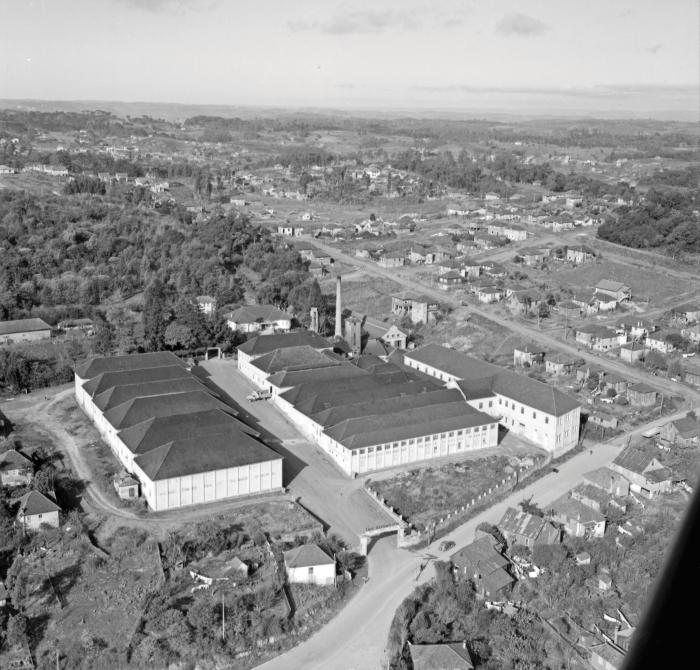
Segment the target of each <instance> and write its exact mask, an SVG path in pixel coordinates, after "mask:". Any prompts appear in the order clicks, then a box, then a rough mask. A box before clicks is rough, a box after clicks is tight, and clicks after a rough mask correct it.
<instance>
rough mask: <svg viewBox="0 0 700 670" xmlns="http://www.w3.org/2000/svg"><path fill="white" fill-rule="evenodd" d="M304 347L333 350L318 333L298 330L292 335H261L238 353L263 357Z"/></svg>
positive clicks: (242, 347)
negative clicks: (284, 350)
mask: <svg viewBox="0 0 700 670" xmlns="http://www.w3.org/2000/svg"><path fill="white" fill-rule="evenodd" d="M303 345H308V346H310V347H313V348H314V349H330V348H331V344H330V343H329V342H328V340H326V339H324V338H323V337H321V336H320V335H319V334H318V333H314V332H312V331H310V330H296V331H293V332H291V333H277V334H274V335H259V336H258V337H254V338H253V339H251V340H248V341H247V342H244V343H243V344H242V345H241V346H240V347H238V351H242V352H243V353H244V354H248V355H249V356H263V355H264V354H269V353H270V352H272V351H274V350H275V349H284V348H288V347H300V346H303Z"/></svg>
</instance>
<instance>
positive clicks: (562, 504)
mask: <svg viewBox="0 0 700 670" xmlns="http://www.w3.org/2000/svg"><path fill="white" fill-rule="evenodd" d="M547 509H548V510H552V511H553V512H554V513H555V514H557V515H559V516H562V517H564V518H566V519H576V520H577V521H579V522H580V523H582V524H587V523H599V522H600V521H605V516H603V515H602V514H601V513H600V512H598V511H597V510H594V509H593V508H592V507H588V505H584V504H583V503H582V502H579V501H578V500H575V499H574V498H572V497H571V496H570V495H569V493H565V494H564V495H563V496H561V497H559V498H557V499H556V500H555V501H554V502H553V503H551V504H550V505H548V506H547Z"/></svg>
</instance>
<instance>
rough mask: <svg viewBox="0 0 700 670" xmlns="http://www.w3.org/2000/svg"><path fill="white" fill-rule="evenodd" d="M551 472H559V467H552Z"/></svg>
mask: <svg viewBox="0 0 700 670" xmlns="http://www.w3.org/2000/svg"><path fill="white" fill-rule="evenodd" d="M550 472H554V473H556V472H559V468H552V469H551V470H550Z"/></svg>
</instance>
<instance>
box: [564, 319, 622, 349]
mask: <svg viewBox="0 0 700 670" xmlns="http://www.w3.org/2000/svg"><path fill="white" fill-rule="evenodd" d="M625 338H626V336H625V335H620V334H619V333H617V332H616V331H615V330H613V329H612V328H608V327H607V326H600V325H597V324H590V325H586V326H581V328H578V329H577V330H576V342H578V343H579V344H582V345H584V346H585V347H588V348H589V349H593V350H594V351H610V350H611V349H615V348H616V347H619V346H620V345H621V344H624V343H625Z"/></svg>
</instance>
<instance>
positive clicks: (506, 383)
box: [405, 344, 580, 416]
mask: <svg viewBox="0 0 700 670" xmlns="http://www.w3.org/2000/svg"><path fill="white" fill-rule="evenodd" d="M405 358H408V359H411V360H415V361H418V362H420V363H424V364H426V365H429V366H431V367H434V368H436V369H438V370H441V371H443V372H447V373H448V374H450V375H454V376H455V377H457V378H458V379H460V380H462V383H460V384H458V385H459V387H460V389H461V390H462V391H463V392H464V393H465V395H466V396H467V398H468V399H473V398H476V397H488V396H489V395H492V394H493V393H494V392H495V393H499V394H500V395H502V396H504V397H507V398H511V399H513V400H517V401H518V402H521V403H522V404H523V405H527V406H528V407H533V408H535V409H537V410H540V411H542V412H546V413H547V414H551V415H554V416H561V415H563V414H566V413H568V412H571V411H573V410H575V409H576V408H578V407H580V405H579V403H578V402H576V401H575V400H574V399H573V398H571V397H570V396H568V395H566V394H565V393H562V392H561V391H559V390H558V389H556V388H555V387H553V386H550V385H548V384H544V383H542V382H539V381H537V380H535V379H531V378H530V377H525V376H524V375H519V374H517V373H515V372H511V371H509V370H504V369H503V368H499V367H498V366H496V365H492V364H491V363H486V362H484V361H480V360H478V359H476V358H473V357H471V356H466V355H465V354H462V353H460V352H458V351H455V350H454V349H448V348H447V347H441V346H439V345H437V344H426V345H425V346H423V347H420V348H419V349H416V350H415V351H414V352H411V353H410V354H405ZM487 390H488V393H486V391H487ZM477 392H478V393H482V392H483V393H484V395H483V396H479V395H474V394H475V393H477Z"/></svg>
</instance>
